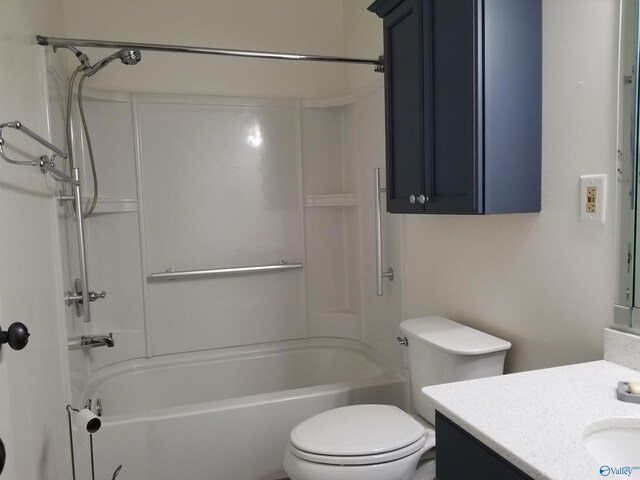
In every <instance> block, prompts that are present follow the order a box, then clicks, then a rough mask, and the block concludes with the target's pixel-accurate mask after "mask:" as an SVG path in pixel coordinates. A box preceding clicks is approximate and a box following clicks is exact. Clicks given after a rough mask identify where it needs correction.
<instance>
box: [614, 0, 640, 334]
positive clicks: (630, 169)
mask: <svg viewBox="0 0 640 480" xmlns="http://www.w3.org/2000/svg"><path fill="white" fill-rule="evenodd" d="M638 2H639V0H621V2H620V9H621V10H620V75H619V78H620V83H619V93H618V102H619V108H618V160H617V162H618V165H617V187H618V188H617V199H616V201H617V205H616V207H617V208H616V211H617V215H618V218H617V230H618V231H617V246H616V267H617V268H616V271H617V279H616V287H617V288H616V299H615V302H616V304H615V315H614V326H615V327H617V328H621V329H623V330H628V331H634V332H636V333H640V262H636V261H635V259H636V258H638V257H640V251H639V249H640V241H639V240H640V229H639V228H638V227H639V223H640V222H639V220H640V218H638V210H639V208H638V207H639V205H638V187H639V186H640V184H639V182H638V178H639V176H638V174H637V173H636V172H638V166H639V162H638V133H639V128H638V102H639V100H640V95H639V92H638V76H637V72H638V55H639V52H640V48H639V45H640V43H639V41H638Z"/></svg>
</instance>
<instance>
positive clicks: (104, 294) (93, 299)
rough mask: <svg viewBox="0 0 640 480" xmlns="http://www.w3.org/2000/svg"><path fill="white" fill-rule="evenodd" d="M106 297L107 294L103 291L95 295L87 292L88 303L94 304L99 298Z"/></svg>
mask: <svg viewBox="0 0 640 480" xmlns="http://www.w3.org/2000/svg"><path fill="white" fill-rule="evenodd" d="M106 296H107V292H105V291H104V290H103V291H102V292H100V293H96V292H89V301H90V302H95V301H96V300H98V299H100V298H104V297H106Z"/></svg>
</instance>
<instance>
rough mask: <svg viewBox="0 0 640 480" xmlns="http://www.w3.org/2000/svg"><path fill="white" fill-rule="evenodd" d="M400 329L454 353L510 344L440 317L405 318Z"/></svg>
mask: <svg viewBox="0 0 640 480" xmlns="http://www.w3.org/2000/svg"><path fill="white" fill-rule="evenodd" d="M400 330H402V331H403V332H404V333H405V334H407V335H408V336H409V337H410V338H411V339H413V340H415V341H419V342H423V343H427V344H429V345H432V346H433V347H435V348H438V349H440V350H444V351H445V352H449V353H454V354H457V355H482V354H485V353H493V352H500V351H503V350H508V349H509V348H511V343H509V342H507V341H506V340H502V339H501V338H498V337H494V336H493V335H489V334H488V333H484V332H481V331H480V330H476V329H475V328H471V327H467V326H466V325H462V324H460V323H457V322H454V321H452V320H449V319H448V318H444V317H437V316H433V317H421V318H412V319H411V320H405V321H404V322H402V323H401V324H400Z"/></svg>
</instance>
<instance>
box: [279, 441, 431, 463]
mask: <svg viewBox="0 0 640 480" xmlns="http://www.w3.org/2000/svg"><path fill="white" fill-rule="evenodd" d="M426 443H427V438H426V437H424V436H423V437H420V438H419V439H418V440H416V441H415V442H413V443H412V444H410V445H407V446H406V447H403V448H399V449H397V450H392V451H391V452H385V453H378V454H373V455H319V454H317V453H311V452H305V451H304V450H300V449H298V448H296V447H294V446H293V445H292V444H289V451H290V452H291V453H292V454H293V455H295V456H296V457H298V458H301V459H303V460H307V461H309V462H314V463H324V464H326V465H374V464H376V463H386V462H392V461H394V460H398V459H400V458H404V457H408V456H409V455H412V454H414V453H415V452H417V451H418V450H421V449H422V448H423V447H424V446H425V444H426ZM434 443H435V441H434Z"/></svg>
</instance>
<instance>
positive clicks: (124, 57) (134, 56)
mask: <svg viewBox="0 0 640 480" xmlns="http://www.w3.org/2000/svg"><path fill="white" fill-rule="evenodd" d="M116 59H119V60H120V61H121V62H122V63H123V64H125V65H137V64H138V63H139V62H140V60H142V54H141V53H140V50H119V51H117V52H115V53H113V54H111V55H109V56H108V57H106V58H103V59H102V60H100V61H99V62H96V63H95V64H94V65H93V66H92V67H91V68H88V69H86V73H85V75H86V76H87V77H91V76H92V75H95V74H96V73H98V72H99V71H100V70H102V69H103V68H104V67H106V66H107V65H109V64H110V63H111V62H113V61H114V60H116Z"/></svg>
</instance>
